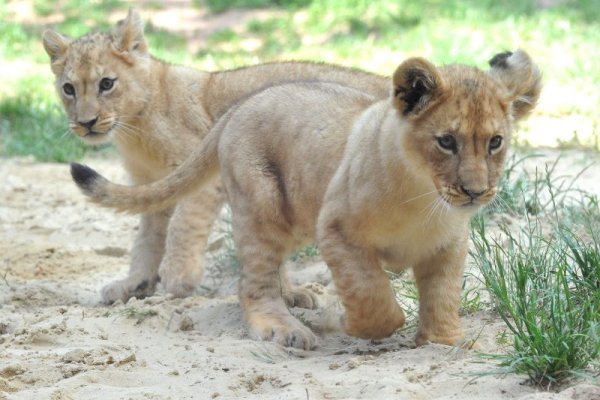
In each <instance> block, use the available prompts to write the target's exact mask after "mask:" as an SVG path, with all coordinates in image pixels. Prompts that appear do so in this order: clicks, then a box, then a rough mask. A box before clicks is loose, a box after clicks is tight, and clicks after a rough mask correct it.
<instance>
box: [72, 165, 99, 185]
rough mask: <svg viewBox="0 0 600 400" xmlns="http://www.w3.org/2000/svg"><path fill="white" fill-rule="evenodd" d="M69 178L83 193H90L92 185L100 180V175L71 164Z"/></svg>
mask: <svg viewBox="0 0 600 400" xmlns="http://www.w3.org/2000/svg"><path fill="white" fill-rule="evenodd" d="M71 176H72V177H73V180H74V181H75V183H77V186H79V187H80V188H81V189H83V190H85V191H90V190H91V189H92V187H93V186H94V183H95V182H96V181H97V180H98V179H100V178H101V177H100V174H98V173H97V172H96V171H94V170H93V169H91V168H90V167H87V166H85V165H82V164H77V163H71Z"/></svg>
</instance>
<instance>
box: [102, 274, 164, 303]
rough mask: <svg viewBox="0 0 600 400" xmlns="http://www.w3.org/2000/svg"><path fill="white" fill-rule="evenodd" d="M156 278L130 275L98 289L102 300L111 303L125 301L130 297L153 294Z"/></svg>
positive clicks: (141, 297)
mask: <svg viewBox="0 0 600 400" xmlns="http://www.w3.org/2000/svg"><path fill="white" fill-rule="evenodd" d="M155 289H156V279H151V278H146V279H144V278H141V277H136V276H130V277H127V278H125V279H122V280H120V281H114V282H111V283H109V284H108V285H106V286H104V287H103V288H102V290H101V291H100V293H101V295H102V302H103V303H105V304H112V303H114V302H115V301H117V300H121V301H122V302H123V303H126V302H127V300H129V299H130V298H132V297H136V298H138V299H143V298H144V297H148V296H151V295H153V294H154V291H155Z"/></svg>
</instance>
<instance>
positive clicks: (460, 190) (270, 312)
mask: <svg viewBox="0 0 600 400" xmlns="http://www.w3.org/2000/svg"><path fill="white" fill-rule="evenodd" d="M490 64H491V69H490V70H489V71H487V72H482V71H480V70H478V69H475V68H470V67H466V66H459V65H450V66H444V67H440V68H437V67H435V66H434V65H432V64H431V63H429V62H428V61H426V60H424V59H420V58H412V59H409V60H406V61H405V62H403V63H402V64H401V65H400V66H399V67H398V68H397V70H396V72H395V73H394V76H393V80H392V81H393V82H392V83H393V88H392V89H393V91H392V95H391V96H390V98H389V99H388V100H384V101H376V99H374V98H373V97H371V96H369V95H367V94H364V93H362V92H360V91H357V90H355V89H352V88H348V87H345V86H342V85H339V84H334V83H318V82H312V81H311V82H296V83H289V84H283V85H278V86H272V87H270V88H267V89H265V90H262V91H260V92H258V93H257V94H255V95H253V96H251V97H249V98H248V99H246V100H245V101H243V102H241V103H239V104H238V105H237V106H235V107H234V108H232V109H231V110H229V111H228V112H227V114H225V115H224V116H223V117H222V118H221V119H220V120H219V121H218V122H217V124H216V125H215V126H214V127H213V129H212V130H211V132H210V133H209V134H208V136H207V137H206V138H205V139H204V140H203V142H202V145H201V148H200V149H198V151H196V152H195V153H194V154H193V155H192V157H190V158H189V159H187V160H186V161H185V163H184V164H182V165H181V166H180V167H179V168H178V169H177V170H175V171H174V172H173V173H172V174H170V175H169V176H167V177H166V178H164V179H162V180H160V181H157V182H155V183H152V184H148V185H141V186H131V187H130V186H121V185H116V184H113V183H111V182H109V181H107V180H106V179H105V178H103V177H102V176H100V175H98V174H97V173H96V172H95V171H93V170H91V169H89V168H87V167H85V166H82V165H79V164H73V165H72V174H73V178H74V179H75V181H76V182H77V184H78V185H79V186H80V188H81V189H82V190H83V192H84V193H85V194H86V195H88V196H89V197H91V198H92V200H93V201H95V202H97V203H100V204H102V205H104V206H108V207H114V208H116V209H119V210H125V211H132V212H142V211H143V212H148V211H155V210H160V209H162V208H164V207H167V206H169V205H171V204H173V203H174V202H175V201H176V200H177V199H179V198H181V197H182V196H185V195H186V194H189V193H191V192H193V191H194V190H196V189H197V188H199V187H201V186H202V185H203V184H204V183H207V182H208V181H209V180H210V178H212V177H214V176H215V175H217V174H218V173H219V172H220V175H221V177H222V180H223V184H224V186H225V189H226V192H227V196H228V201H229V204H230V205H231V209H232V214H233V216H232V219H233V232H234V238H235V242H236V245H237V250H238V252H239V255H240V259H241V263H242V266H243V267H242V277H241V281H240V292H239V296H240V302H241V305H242V308H243V310H244V315H245V318H246V320H247V323H248V325H249V328H250V332H251V334H252V335H253V336H254V337H256V338H260V339H264V340H272V341H275V342H277V343H280V344H282V345H285V346H293V347H298V348H305V349H308V348H312V347H314V346H315V344H316V337H315V335H314V334H313V333H312V332H311V330H310V329H309V328H307V327H306V326H304V325H303V324H302V323H301V322H300V321H298V320H297V319H296V318H294V317H293V316H292V315H291V314H290V313H289V311H288V309H287V308H286V303H285V302H284V299H283V298H282V287H281V285H282V284H281V281H280V276H279V273H280V272H279V270H280V266H281V264H282V261H283V260H284V258H285V256H286V255H287V254H288V253H290V252H291V251H292V250H294V249H296V248H298V247H299V246H301V245H303V244H305V243H306V242H308V241H311V240H312V239H314V238H315V237H316V240H317V243H318V245H319V247H320V250H321V254H322V256H323V259H324V260H325V261H326V263H327V265H328V266H329V268H330V269H331V272H332V276H333V280H334V283H335V286H336V290H337V293H338V295H339V296H340V298H341V300H342V303H343V305H344V308H345V318H344V328H345V330H346V332H347V333H348V334H349V335H352V336H357V337H361V338H374V339H376V338H383V337H386V336H389V335H391V334H392V333H393V332H394V331H395V330H396V329H397V328H399V327H401V326H402V325H403V324H404V313H403V311H402V309H401V308H400V306H399V305H398V303H397V302H396V300H395V298H394V293H393V292H392V288H391V286H390V283H389V280H388V278H387V276H386V274H385V272H384V269H383V265H385V267H386V269H389V270H392V271H399V270H401V269H403V268H412V269H413V270H414V275H415V279H416V283H417V288H418V291H419V299H420V308H419V329H418V334H417V338H416V342H417V344H418V345H420V344H423V343H425V342H427V341H433V342H438V343H445V344H450V345H454V344H456V343H457V342H458V341H460V340H461V339H462V337H463V335H462V331H461V328H460V321H459V316H458V308H459V301H460V290H461V283H462V272H463V264H464V261H465V257H466V253H467V240H468V227H469V219H470V217H471V215H473V213H474V212H475V211H476V210H477V209H478V208H479V207H481V206H482V205H484V204H486V203H488V202H489V201H490V200H491V199H492V198H493V196H494V194H495V193H496V188H497V186H496V185H497V182H498V178H499V176H500V174H501V172H502V164H503V160H504V157H505V154H506V150H507V147H508V144H509V142H510V138H511V131H512V130H513V125H514V123H515V121H517V120H519V119H521V118H523V117H524V116H525V115H527V114H528V113H529V111H531V109H532V108H533V107H534V105H535V102H536V101H537V98H538V96H539V93H540V89H541V83H540V73H539V70H538V68H537V67H536V66H535V64H534V63H533V62H532V61H531V59H530V57H529V56H528V55H527V54H526V53H525V52H523V51H517V52H515V53H502V54H498V55H497V56H495V57H494V58H493V59H492V60H491V61H490ZM293 296H295V297H296V298H295V304H296V305H300V306H304V307H313V306H314V305H315V301H314V299H313V297H312V295H311V294H310V293H308V292H307V291H305V292H302V291H296V292H294V293H293Z"/></svg>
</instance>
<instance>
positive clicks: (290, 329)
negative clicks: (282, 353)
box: [248, 313, 318, 350]
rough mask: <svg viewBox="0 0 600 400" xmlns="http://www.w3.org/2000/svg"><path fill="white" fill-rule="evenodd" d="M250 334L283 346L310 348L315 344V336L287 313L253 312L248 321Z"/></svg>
mask: <svg viewBox="0 0 600 400" xmlns="http://www.w3.org/2000/svg"><path fill="white" fill-rule="evenodd" d="M248 325H249V328H250V335H251V336H252V337H254V338H255V339H259V340H265V341H271V342H275V343H278V344H280V345H281V346H285V347H294V348H297V349H303V350H311V349H314V348H315V347H316V346H317V342H318V340H317V336H315V334H314V333H313V332H312V331H311V330H310V329H309V328H307V327H306V326H304V325H303V324H302V323H301V322H300V321H298V320H297V319H296V318H294V317H293V316H292V315H289V314H287V315H286V314H283V313H282V314H278V313H274V314H270V313H265V314H255V315H253V316H252V317H251V318H250V320H249V321H248Z"/></svg>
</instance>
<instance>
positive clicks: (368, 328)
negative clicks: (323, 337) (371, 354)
mask: <svg viewBox="0 0 600 400" xmlns="http://www.w3.org/2000/svg"><path fill="white" fill-rule="evenodd" d="M405 321H406V318H405V316H404V311H402V308H400V306H399V305H398V304H397V303H395V304H394V307H392V308H391V310H390V311H387V312H383V311H381V310H374V311H373V312H372V313H371V314H370V315H364V314H363V315H361V316H350V315H346V317H345V321H344V330H345V331H346V333H347V334H348V335H350V336H354V337H358V338H361V339H383V338H386V337H388V336H390V335H391V334H392V333H394V331H396V329H399V328H401V327H403V326H404V322H405Z"/></svg>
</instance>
